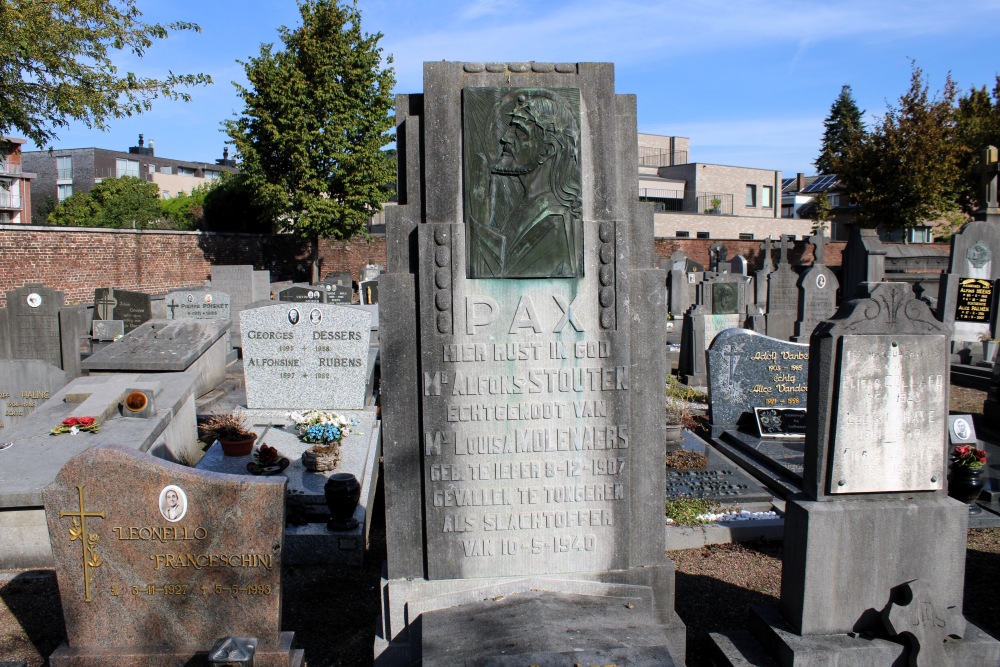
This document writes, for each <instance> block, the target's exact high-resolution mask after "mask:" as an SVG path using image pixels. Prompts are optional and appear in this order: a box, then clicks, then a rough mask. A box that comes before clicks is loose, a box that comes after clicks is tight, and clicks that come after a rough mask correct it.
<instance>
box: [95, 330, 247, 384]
mask: <svg viewBox="0 0 1000 667" xmlns="http://www.w3.org/2000/svg"><path fill="white" fill-rule="evenodd" d="M229 326H230V324H229V322H228V321H227V320H221V319H211V320H191V319H180V320H149V321H148V322H146V323H144V324H142V325H141V326H139V327H138V328H137V329H135V330H133V331H132V332H130V333H128V334H125V336H124V337H123V338H120V339H119V340H118V341H117V342H115V343H114V344H113V345H109V346H107V347H105V348H102V349H101V350H98V351H97V352H95V353H94V354H92V355H90V357H88V358H87V359H85V360H84V361H83V363H82V364H81V366H82V367H83V368H84V370H86V371H88V372H90V373H91V374H92V375H93V374H102V373H165V372H180V371H192V372H195V373H197V374H198V378H199V379H198V382H197V385H196V388H195V391H196V392H197V395H198V396H201V395H202V394H204V393H206V392H208V391H211V390H212V389H214V388H215V387H217V386H218V385H219V384H221V383H222V382H223V381H224V380H225V378H226V352H227V350H228V349H229V345H228V341H227V340H226V339H225V337H226V335H227V334H228V332H229Z"/></svg>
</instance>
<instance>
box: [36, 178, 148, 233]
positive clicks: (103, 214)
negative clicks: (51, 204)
mask: <svg viewBox="0 0 1000 667" xmlns="http://www.w3.org/2000/svg"><path fill="white" fill-rule="evenodd" d="M160 217H161V213H160V189H159V187H157V185H156V184H155V183H151V182H149V181H144V180H142V179H141V178H135V177H134V176H123V177H122V178H105V179H104V180H103V181H101V182H100V183H98V184H97V185H95V186H94V187H93V188H92V189H91V190H90V192H79V193H77V194H74V195H72V196H70V197H68V198H67V199H66V200H64V201H63V202H61V203H60V204H59V205H58V206H56V208H55V210H54V211H52V213H50V214H49V220H48V221H49V224H53V225H66V226H71V227H111V228H119V229H131V228H135V229H145V228H146V227H148V226H150V225H151V224H152V223H154V222H156V221H157V220H159V219H160Z"/></svg>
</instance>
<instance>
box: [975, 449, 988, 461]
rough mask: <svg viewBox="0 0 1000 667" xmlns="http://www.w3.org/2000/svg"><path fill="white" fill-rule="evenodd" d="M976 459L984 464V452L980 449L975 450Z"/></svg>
mask: <svg viewBox="0 0 1000 667" xmlns="http://www.w3.org/2000/svg"><path fill="white" fill-rule="evenodd" d="M976 458H977V459H979V462H980V463H986V451H985V450H982V449H977V450H976Z"/></svg>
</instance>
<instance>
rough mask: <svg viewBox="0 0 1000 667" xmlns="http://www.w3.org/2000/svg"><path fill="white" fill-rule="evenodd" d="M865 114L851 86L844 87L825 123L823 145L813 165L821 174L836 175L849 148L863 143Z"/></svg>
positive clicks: (831, 107) (831, 106)
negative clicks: (838, 162) (840, 159)
mask: <svg viewBox="0 0 1000 667" xmlns="http://www.w3.org/2000/svg"><path fill="white" fill-rule="evenodd" d="M863 114H864V112H863V111H862V110H861V109H859V108H858V105H857V103H856V102H855V101H854V96H853V95H852V94H851V87H850V86H842V87H841V88H840V95H838V96H837V99H836V100H834V102H833V104H832V105H830V115H828V116H827V117H826V120H824V121H823V127H824V128H826V129H825V130H823V145H822V146H821V147H820V151H819V157H818V158H816V162H814V163H813V164H814V165H815V166H816V170H817V171H818V172H819V173H821V174H833V173H836V170H835V169H834V165H835V164H836V161H837V160H838V159H839V158H841V157H842V156H843V155H844V151H845V150H846V149H847V147H848V146H852V145H854V144H857V143H858V142H859V141H861V140H862V139H863V138H864V136H865V124H864V120H863V119H862V115H863Z"/></svg>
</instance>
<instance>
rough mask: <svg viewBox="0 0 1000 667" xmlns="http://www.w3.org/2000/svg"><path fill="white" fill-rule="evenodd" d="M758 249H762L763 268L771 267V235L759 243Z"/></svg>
mask: <svg viewBox="0 0 1000 667" xmlns="http://www.w3.org/2000/svg"><path fill="white" fill-rule="evenodd" d="M760 249H761V250H763V251H764V268H765V269H768V268H771V237H770V236H768V237H767V238H766V239H764V242H763V243H761V244H760Z"/></svg>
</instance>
